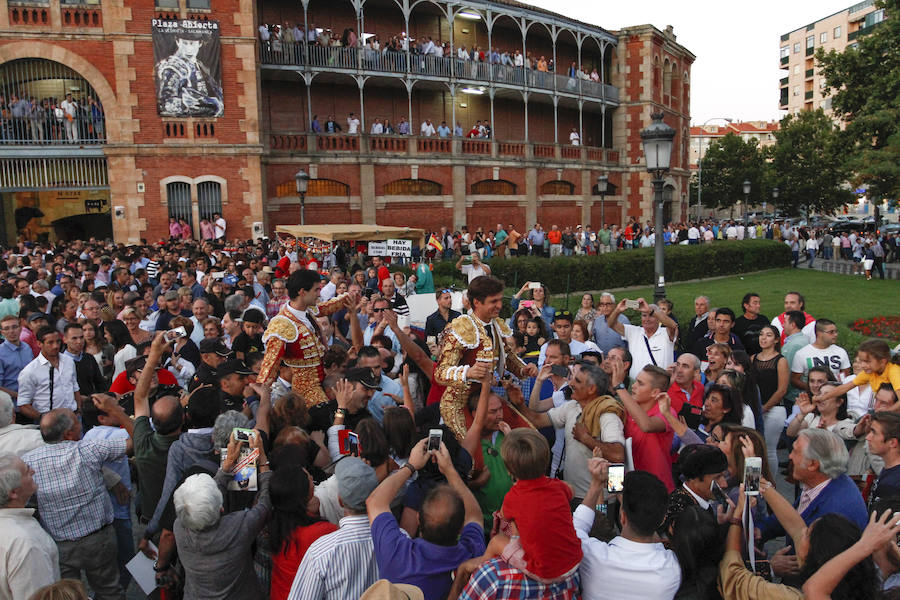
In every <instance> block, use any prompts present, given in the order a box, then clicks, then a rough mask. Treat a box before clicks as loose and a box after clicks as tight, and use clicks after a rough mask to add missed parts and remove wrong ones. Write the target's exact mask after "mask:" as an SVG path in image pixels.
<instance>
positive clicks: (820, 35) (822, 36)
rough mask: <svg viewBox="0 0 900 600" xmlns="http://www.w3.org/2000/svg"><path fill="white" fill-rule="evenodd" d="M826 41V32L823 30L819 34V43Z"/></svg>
mask: <svg viewBox="0 0 900 600" xmlns="http://www.w3.org/2000/svg"><path fill="white" fill-rule="evenodd" d="M827 41H828V32H827V31H823V32H822V33H820V34H819V43H820V44H824V43H825V42H827Z"/></svg>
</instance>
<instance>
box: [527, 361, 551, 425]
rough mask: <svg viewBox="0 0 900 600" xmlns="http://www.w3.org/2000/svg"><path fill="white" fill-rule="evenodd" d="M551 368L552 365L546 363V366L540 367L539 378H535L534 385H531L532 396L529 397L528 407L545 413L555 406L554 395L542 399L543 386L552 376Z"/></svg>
mask: <svg viewBox="0 0 900 600" xmlns="http://www.w3.org/2000/svg"><path fill="white" fill-rule="evenodd" d="M550 369H551V366H550V365H548V364H547V363H544V366H542V367H541V368H540V369H538V374H537V378H536V379H535V380H534V385H533V386H531V397H529V398H528V408H530V409H531V410H533V411H536V412H541V413H543V412H547V411H548V410H550V409H551V408H553V396H552V395H551V396H550V397H549V398H547V399H546V400H541V388H543V387H544V382H545V381H547V379H549V378H550Z"/></svg>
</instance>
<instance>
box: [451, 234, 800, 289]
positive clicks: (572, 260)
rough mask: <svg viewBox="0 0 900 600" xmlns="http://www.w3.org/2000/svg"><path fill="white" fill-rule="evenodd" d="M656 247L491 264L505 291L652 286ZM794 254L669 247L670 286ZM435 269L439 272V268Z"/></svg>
mask: <svg viewBox="0 0 900 600" xmlns="http://www.w3.org/2000/svg"><path fill="white" fill-rule="evenodd" d="M653 255H654V249H653V248H643V249H639V250H628V251H620V252H612V253H609V254H603V255H599V256H561V257H557V258H550V259H548V258H540V257H530V256H528V257H520V258H513V259H505V258H492V259H490V260H489V261H487V262H488V264H489V265H490V266H491V271H492V272H493V274H494V275H495V276H496V277H499V278H500V279H502V280H503V281H504V283H505V284H506V286H507V287H512V288H518V287H521V286H522V284H524V283H525V282H526V281H540V282H541V283H543V284H545V285H546V286H547V287H548V288H549V289H550V292H551V293H553V294H561V293H565V291H566V290H569V291H572V290H578V291H582V290H603V289H614V288H624V287H630V286H638V285H654V283H655V282H654V273H653ZM790 262H791V250H790V248H789V247H788V246H787V245H786V244H783V243H781V242H776V241H773V240H742V241H734V242H714V243H712V244H700V245H695V246H690V245H687V246H666V248H665V276H666V281H667V282H673V281H687V280H690V279H703V278H707V277H718V276H722V275H735V274H738V273H749V272H752V271H762V270H766V269H777V268H781V267H787V266H790ZM435 271H437V268H436V269H435Z"/></svg>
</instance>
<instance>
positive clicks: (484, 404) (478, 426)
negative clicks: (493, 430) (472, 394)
mask: <svg viewBox="0 0 900 600" xmlns="http://www.w3.org/2000/svg"><path fill="white" fill-rule="evenodd" d="M490 396H491V386H489V385H482V386H481V393H480V394H479V396H478V406H477V407H476V408H475V415H474V416H473V419H472V424H471V425H470V426H469V429H468V431H466V437H464V438H463V440H462V447H463V448H465V449H466V452H468V453H469V456H471V457H472V458H474V457H475V456H476V455H477V454H478V453H479V452H481V432H482V431H483V429H484V419H485V418H486V417H487V411H488V404H489V400H488V399H489V398H490Z"/></svg>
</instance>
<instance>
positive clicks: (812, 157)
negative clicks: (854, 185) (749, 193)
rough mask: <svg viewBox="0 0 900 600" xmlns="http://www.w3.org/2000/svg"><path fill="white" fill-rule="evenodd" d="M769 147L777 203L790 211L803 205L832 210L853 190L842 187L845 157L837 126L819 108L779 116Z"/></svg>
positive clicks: (845, 173) (845, 178)
mask: <svg viewBox="0 0 900 600" xmlns="http://www.w3.org/2000/svg"><path fill="white" fill-rule="evenodd" d="M775 139H776V143H775V146H773V147H772V148H771V149H770V150H769V155H770V157H771V160H772V162H771V168H772V170H773V171H774V182H773V183H774V185H777V186H778V188H779V195H778V200H777V204H778V207H779V208H781V209H782V210H784V211H785V212H787V213H789V214H797V213H798V212H799V209H801V208H803V209H804V210H805V211H806V212H807V214H809V212H810V210H815V211H819V212H823V213H831V212H833V211H834V210H835V209H837V208H839V207H840V206H841V205H843V204H844V203H846V202H851V201H852V200H853V194H852V193H851V192H850V191H849V190H847V189H845V187H844V186H845V182H846V181H847V173H848V171H847V168H846V161H845V160H844V159H843V156H842V147H841V141H840V136H839V130H838V128H837V127H835V125H834V123H833V122H832V120H831V119H830V118H829V117H828V116H827V115H826V114H825V113H824V112H823V111H822V109H818V110H809V111H801V112H800V113H798V114H796V115H788V116H786V117H785V118H783V119H782V120H781V126H780V127H779V129H778V131H776V132H775Z"/></svg>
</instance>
